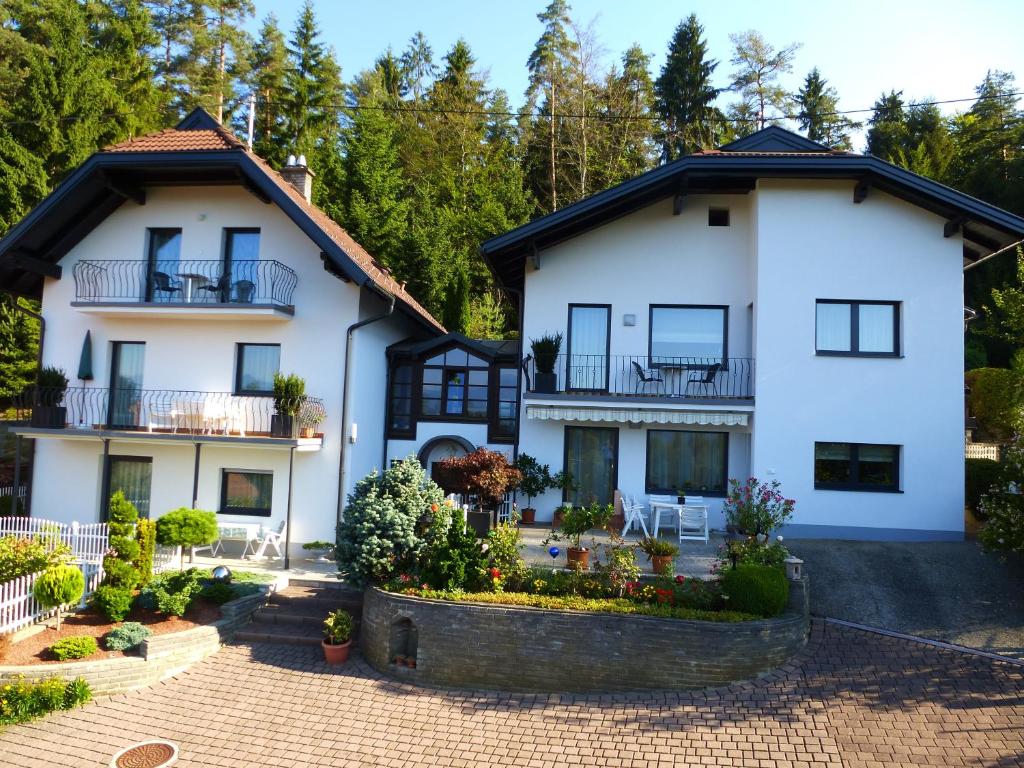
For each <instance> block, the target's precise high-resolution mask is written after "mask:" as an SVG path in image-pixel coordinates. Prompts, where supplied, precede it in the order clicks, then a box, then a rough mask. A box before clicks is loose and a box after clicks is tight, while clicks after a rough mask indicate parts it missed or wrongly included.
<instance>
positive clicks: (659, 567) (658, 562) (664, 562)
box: [651, 555, 675, 573]
mask: <svg viewBox="0 0 1024 768" xmlns="http://www.w3.org/2000/svg"><path fill="white" fill-rule="evenodd" d="M673 560H675V558H674V557H672V555H653V556H652V557H651V566H652V567H653V568H654V572H655V573H664V572H665V570H666V569H668V568H671V567H672V561H673Z"/></svg>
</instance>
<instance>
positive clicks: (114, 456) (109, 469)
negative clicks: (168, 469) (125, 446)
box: [100, 453, 153, 523]
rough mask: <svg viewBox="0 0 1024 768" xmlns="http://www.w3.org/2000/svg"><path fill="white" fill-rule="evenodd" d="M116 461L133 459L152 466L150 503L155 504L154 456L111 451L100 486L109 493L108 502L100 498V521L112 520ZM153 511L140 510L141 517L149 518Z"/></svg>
mask: <svg viewBox="0 0 1024 768" xmlns="http://www.w3.org/2000/svg"><path fill="white" fill-rule="evenodd" d="M115 461H133V462H137V463H139V464H149V467H150V469H149V472H150V476H149V504H150V506H152V504H153V457H152V456H135V455H131V456H129V455H126V454H122V453H110V454H107V460H106V462H105V463H104V467H103V474H104V478H103V483H102V484H101V486H100V487H101V488H103V490H104V493H106V495H107V499H106V503H104V502H103V500H102V499H101V500H100V522H101V523H106V522H108V521H109V520H110V497H111V495H113V491H112V490H111V479H112V478H111V475H113V473H114V462H115ZM151 511H152V510H147V511H146V513H145V514H143V513H142V512H139V517H140V518H143V519H146V520H148V519H149V514H150V512H151Z"/></svg>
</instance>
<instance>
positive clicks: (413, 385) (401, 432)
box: [384, 359, 423, 440]
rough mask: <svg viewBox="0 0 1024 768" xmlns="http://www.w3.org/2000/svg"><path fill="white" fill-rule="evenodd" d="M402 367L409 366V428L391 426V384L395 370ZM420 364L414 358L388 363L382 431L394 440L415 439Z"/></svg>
mask: <svg viewBox="0 0 1024 768" xmlns="http://www.w3.org/2000/svg"><path fill="white" fill-rule="evenodd" d="M402 367H408V368H409V388H410V392H409V428H408V429H396V428H394V427H392V426H391V425H392V417H393V416H394V410H393V406H394V393H393V392H392V386H393V385H394V376H395V370H396V369H398V368H402ZM419 369H420V366H418V365H417V364H416V362H415V361H414V360H408V359H403V360H393V361H391V364H390V365H388V377H387V390H386V391H387V413H386V414H385V418H386V419H387V423H386V424H385V425H384V432H385V435H386V436H387V438H388V439H396V440H415V439H416V422H417V419H418V418H419V417H418V416H417V415H416V414H417V413H418V412H419V391H420V388H421V387H422V384H423V382H422V378H421V379H420V380H417V376H419Z"/></svg>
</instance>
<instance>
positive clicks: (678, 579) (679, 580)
mask: <svg viewBox="0 0 1024 768" xmlns="http://www.w3.org/2000/svg"><path fill="white" fill-rule="evenodd" d="M682 583H683V574H681V573H680V574H679V575H678V576H676V584H682Z"/></svg>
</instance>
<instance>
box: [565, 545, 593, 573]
mask: <svg viewBox="0 0 1024 768" xmlns="http://www.w3.org/2000/svg"><path fill="white" fill-rule="evenodd" d="M565 557H566V560H568V561H569V567H570V568H573V567H577V568H579V569H580V570H583V571H586V570H588V569H589V568H590V550H589V549H576V548H575V547H569V548H568V549H567V550H565Z"/></svg>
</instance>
